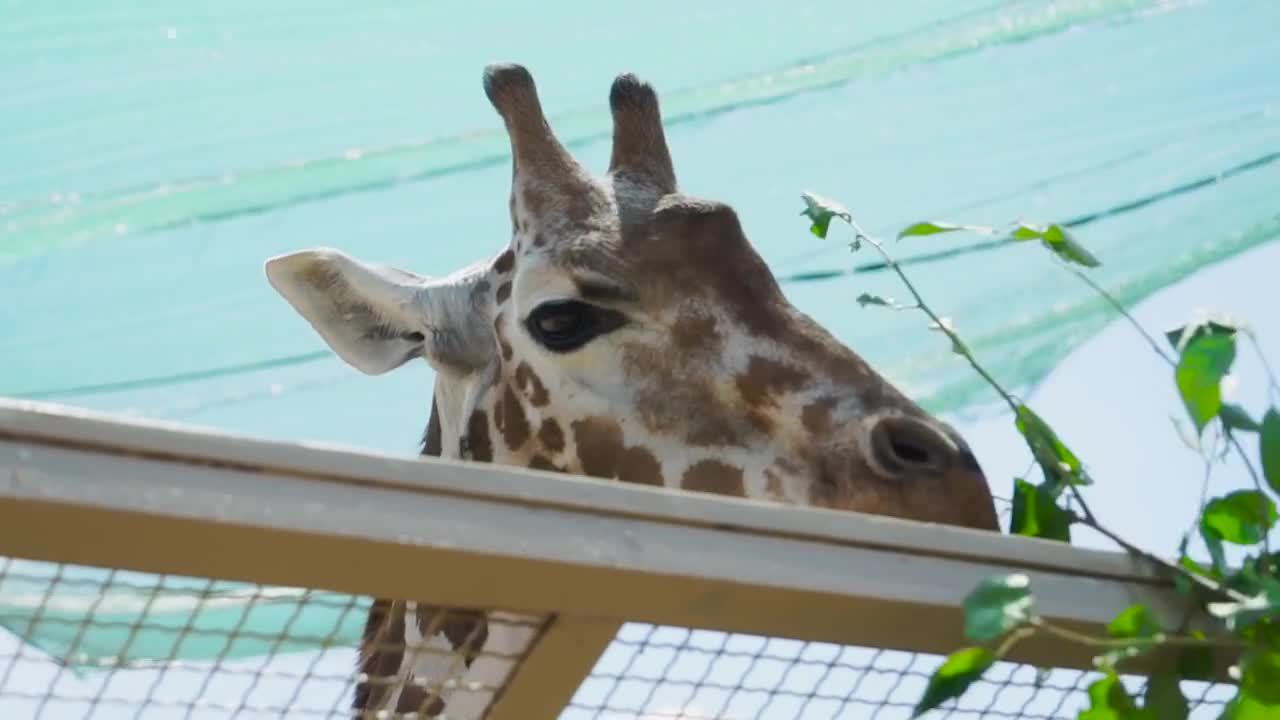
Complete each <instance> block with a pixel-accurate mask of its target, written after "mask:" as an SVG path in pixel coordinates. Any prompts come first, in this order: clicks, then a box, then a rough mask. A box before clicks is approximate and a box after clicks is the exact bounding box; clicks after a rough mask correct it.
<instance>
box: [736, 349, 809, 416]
mask: <svg viewBox="0 0 1280 720" xmlns="http://www.w3.org/2000/svg"><path fill="white" fill-rule="evenodd" d="M807 379H808V375H806V374H805V373H803V372H801V371H800V369H799V368H796V367H793V366H791V365H786V364H784V363H780V362H777V361H776V360H770V359H768V358H763V357H760V356H759V355H753V356H751V359H749V360H748V361H747V369H746V370H745V371H744V372H742V373H741V374H739V375H738V376H737V377H735V378H734V383H735V384H736V385H737V387H738V393H739V394H741V395H742V399H743V400H744V401H745V402H746V403H747V406H748V407H752V408H762V407H766V406H775V407H776V406H777V401H778V395H779V394H781V393H784V392H788V391H792V390H798V389H800V388H801V387H803V386H804V382H805V380H807Z"/></svg>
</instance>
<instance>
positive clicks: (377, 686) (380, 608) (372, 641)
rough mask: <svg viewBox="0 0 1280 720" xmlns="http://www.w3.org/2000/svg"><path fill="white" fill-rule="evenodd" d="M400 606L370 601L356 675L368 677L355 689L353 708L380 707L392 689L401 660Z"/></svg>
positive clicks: (402, 627) (381, 600)
mask: <svg viewBox="0 0 1280 720" xmlns="http://www.w3.org/2000/svg"><path fill="white" fill-rule="evenodd" d="M403 638H404V604H403V603H399V602H396V601H393V600H386V599H378V600H374V602H373V604H372V605H370V606H369V614H368V615H366V616H365V621H364V631H363V632H362V633H361V641H360V650H359V656H360V672H362V673H364V674H365V675H367V676H369V679H370V680H372V682H370V681H368V680H361V681H360V682H359V683H358V684H357V685H356V691H355V702H356V703H357V705H356V707H382V706H383V705H384V704H385V703H386V702H387V699H388V698H389V697H390V695H391V691H392V689H393V687H394V685H393V684H392V683H390V682H389V681H390V680H392V679H393V678H395V676H396V673H397V672H398V671H399V669H400V663H401V660H402V659H403V658H404V640H403Z"/></svg>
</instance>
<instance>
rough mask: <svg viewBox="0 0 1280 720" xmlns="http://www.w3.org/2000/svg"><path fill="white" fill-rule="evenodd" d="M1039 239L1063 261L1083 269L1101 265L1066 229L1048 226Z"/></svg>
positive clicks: (1058, 226) (1059, 226)
mask: <svg viewBox="0 0 1280 720" xmlns="http://www.w3.org/2000/svg"><path fill="white" fill-rule="evenodd" d="M1040 239H1041V240H1042V241H1043V242H1044V244H1045V247H1048V248H1049V249H1050V250H1052V251H1053V252H1054V253H1056V254H1057V255H1058V257H1060V258H1062V259H1063V260H1066V261H1068V262H1073V263H1075V264H1077V265H1083V266H1085V267H1098V266H1099V265H1101V264H1102V262H1101V261H1100V260H1098V258H1096V257H1094V256H1093V253H1090V252H1089V251H1088V250H1086V249H1085V247H1084V246H1083V245H1081V244H1080V243H1079V242H1077V241H1076V239H1075V236H1073V235H1072V234H1071V233H1069V232H1067V230H1066V228H1063V227H1062V226H1061V225H1050V226H1049V229H1048V230H1045V231H1044V234H1043V235H1042V236H1041V238H1040Z"/></svg>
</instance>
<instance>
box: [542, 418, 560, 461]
mask: <svg viewBox="0 0 1280 720" xmlns="http://www.w3.org/2000/svg"><path fill="white" fill-rule="evenodd" d="M538 442H540V443H542V447H544V448H546V450H547V451H548V452H551V453H558V452H560V451H561V450H564V431H563V430H561V429H560V423H558V422H556V419H555V418H545V419H543V421H542V427H540V428H538Z"/></svg>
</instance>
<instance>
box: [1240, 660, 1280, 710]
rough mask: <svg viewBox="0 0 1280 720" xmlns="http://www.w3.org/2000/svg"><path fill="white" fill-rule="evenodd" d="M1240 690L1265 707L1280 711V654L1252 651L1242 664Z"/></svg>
mask: <svg viewBox="0 0 1280 720" xmlns="http://www.w3.org/2000/svg"><path fill="white" fill-rule="evenodd" d="M1240 689H1241V691H1243V692H1244V693H1247V694H1248V696H1249V697H1251V698H1253V699H1254V700H1256V701H1258V702H1260V703H1262V704H1263V705H1273V706H1276V709H1277V710H1278V711H1280V652H1275V651H1267V650H1264V649H1260V648H1254V649H1253V650H1250V651H1249V653H1248V654H1247V655H1246V657H1245V658H1244V659H1243V661H1242V662H1241V676H1240Z"/></svg>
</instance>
